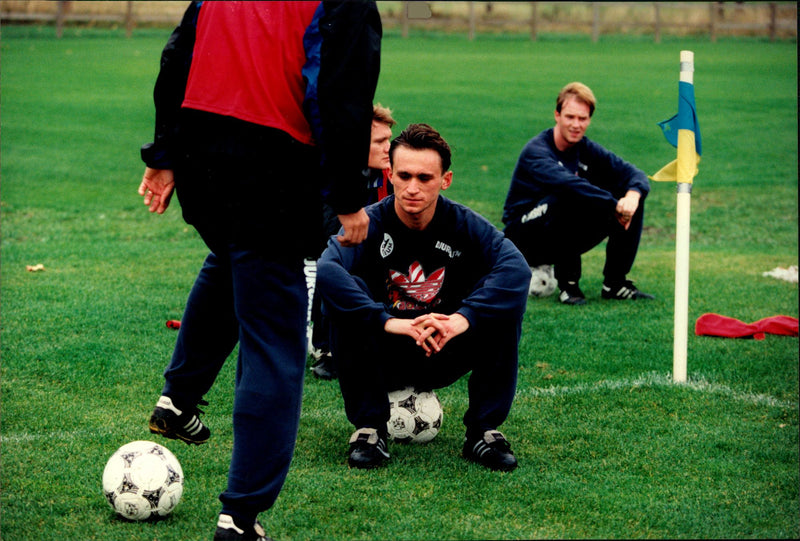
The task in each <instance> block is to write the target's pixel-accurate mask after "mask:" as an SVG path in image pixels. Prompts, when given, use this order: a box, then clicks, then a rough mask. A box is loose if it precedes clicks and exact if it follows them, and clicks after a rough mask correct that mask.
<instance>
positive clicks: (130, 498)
mask: <svg viewBox="0 0 800 541" xmlns="http://www.w3.org/2000/svg"><path fill="white" fill-rule="evenodd" d="M103 493H104V494H105V496H106V500H108V503H109V505H111V507H112V508H113V509H114V511H116V512H117V513H118V514H119V515H120V516H122V517H124V518H126V519H128V520H148V519H157V518H160V517H165V516H167V515H168V514H170V513H171V512H172V510H173V509H174V508H175V506H176V505H178V502H179V501H180V499H181V495H182V494H183V470H182V469H181V465H180V463H179V462H178V459H177V458H175V455H173V454H172V452H170V450H169V449H167V448H166V447H164V446H162V445H159V444H157V443H154V442H152V441H132V442H130V443H127V444H125V445H123V446H122V447H120V448H119V449H117V451H116V452H115V453H114V454H113V455H111V458H109V459H108V462H107V463H106V467H105V469H104V470H103Z"/></svg>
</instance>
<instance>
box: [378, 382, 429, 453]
mask: <svg viewBox="0 0 800 541" xmlns="http://www.w3.org/2000/svg"><path fill="white" fill-rule="evenodd" d="M389 406H390V415H389V422H388V423H387V428H388V430H389V439H391V440H393V441H398V442H413V443H425V442H428V441H431V440H432V439H433V438H435V437H436V434H438V433H439V429H440V428H441V426H442V404H441V402H439V398H438V397H437V396H436V393H434V392H433V391H423V392H417V391H415V390H414V388H413V387H407V388H405V389H401V390H399V391H392V392H390V393H389Z"/></svg>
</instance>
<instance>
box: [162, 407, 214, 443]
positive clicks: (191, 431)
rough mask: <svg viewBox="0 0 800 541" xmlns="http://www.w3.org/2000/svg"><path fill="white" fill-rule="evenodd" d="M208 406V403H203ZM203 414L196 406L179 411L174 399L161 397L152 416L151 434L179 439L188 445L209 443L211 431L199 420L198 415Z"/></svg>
mask: <svg viewBox="0 0 800 541" xmlns="http://www.w3.org/2000/svg"><path fill="white" fill-rule="evenodd" d="M201 404H207V402H201ZM198 413H203V412H202V411H201V410H199V409H198V408H197V406H195V407H194V408H191V409H190V408H187V409H185V410H179V409H178V408H177V407H176V406H175V404H173V403H172V399H171V398H170V397H168V396H161V398H159V399H158V402H157V403H156V408H155V409H154V410H153V415H151V416H150V432H152V433H153V434H161V435H162V436H164V437H165V438H170V439H173V440H174V439H179V440H183V441H185V442H186V443H193V444H195V445H200V444H201V443H205V442H207V441H208V438H209V436H211V431H210V430H209V429H208V427H207V426H206V425H204V424H203V422H202V421H201V420H200V419H198V417H197V414H198Z"/></svg>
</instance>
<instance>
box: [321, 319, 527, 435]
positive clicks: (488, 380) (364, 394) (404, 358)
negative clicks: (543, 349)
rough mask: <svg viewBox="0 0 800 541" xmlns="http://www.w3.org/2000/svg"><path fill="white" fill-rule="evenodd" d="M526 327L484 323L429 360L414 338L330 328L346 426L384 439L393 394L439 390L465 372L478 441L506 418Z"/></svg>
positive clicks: (341, 324)
mask: <svg viewBox="0 0 800 541" xmlns="http://www.w3.org/2000/svg"><path fill="white" fill-rule="evenodd" d="M520 328H521V323H520V322H515V321H501V322H481V325H480V326H479V327H477V328H475V329H470V330H468V331H467V332H466V333H464V334H462V335H460V336H457V337H456V338H454V339H452V340H451V341H450V342H448V343H447V344H446V345H445V347H444V349H442V351H441V352H439V353H435V354H433V355H432V356H430V357H426V356H425V353H424V351H423V350H422V348H420V347H418V346H417V345H416V344H415V343H414V341H413V340H412V339H411V338H409V337H408V336H397V335H392V334H388V333H386V332H384V331H383V330H380V331H377V332H369V331H367V330H366V329H365V326H364V325H363V324H361V325H359V324H355V323H354V322H352V321H349V322H346V321H342V320H337V319H336V318H334V319H333V321H332V332H331V351H332V353H333V358H334V359H336V360H337V369H338V371H339V385H340V387H341V390H342V396H343V398H344V406H345V413H346V414H347V419H348V420H349V421H350V422H351V423H352V424H353V425H354V426H355V427H356V428H375V429H377V430H378V431H379V432H380V433H381V434H384V435H385V434H386V423H387V422H388V420H389V400H388V398H387V394H388V393H389V392H390V391H393V390H397V389H402V388H404V387H407V386H414V387H416V388H417V389H419V390H430V389H441V388H443V387H447V386H449V385H451V384H453V383H455V382H456V381H457V380H458V379H460V378H461V377H462V376H464V375H465V374H467V373H470V372H471V374H470V376H469V381H468V393H469V407H468V408H467V411H466V412H465V413H464V419H463V420H464V424H465V425H466V427H467V436H468V437H470V438H472V437H480V436H482V435H483V432H485V431H486V430H490V429H496V428H498V427H499V426H500V425H501V424H503V422H504V421H505V420H506V418H507V417H508V414H509V412H510V410H511V404H512V402H513V400H514V393H515V392H516V386H517V367H518V346H519V339H520Z"/></svg>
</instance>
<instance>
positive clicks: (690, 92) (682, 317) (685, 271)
mask: <svg viewBox="0 0 800 541" xmlns="http://www.w3.org/2000/svg"><path fill="white" fill-rule="evenodd" d="M680 60H681V63H680V79H679V86H678V114H677V115H675V116H674V117H672V118H670V119H669V120H665V121H663V122H659V123H658V125H659V126H661V129H662V130H663V131H664V137H666V138H667V141H669V142H670V144H671V145H672V146H675V147H677V148H678V158H677V159H676V160H675V161H673V162H671V163H669V164H667V165H666V166H664V167H663V168H662V169H661V170H660V171H659V172H658V173H656V174H655V175H653V176H651V177H650V178H651V179H652V180H656V181H659V180H666V181H673V182H676V186H677V192H678V200H677V205H676V212H675V217H676V229H675V325H674V331H673V356H672V367H673V373H672V379H673V380H674V381H675V382H676V383H681V382H685V381H686V378H687V373H686V372H687V366H686V365H687V353H688V352H687V349H688V347H687V346H688V321H689V319H688V318H689V229H690V221H691V220H690V214H691V194H692V180H693V179H694V176H695V175H696V174H697V164H698V163H699V162H700V152H701V145H700V126H699V124H698V122H697V111H696V110H695V105H694V53H693V52H692V51H681V59H680Z"/></svg>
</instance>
